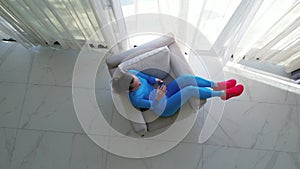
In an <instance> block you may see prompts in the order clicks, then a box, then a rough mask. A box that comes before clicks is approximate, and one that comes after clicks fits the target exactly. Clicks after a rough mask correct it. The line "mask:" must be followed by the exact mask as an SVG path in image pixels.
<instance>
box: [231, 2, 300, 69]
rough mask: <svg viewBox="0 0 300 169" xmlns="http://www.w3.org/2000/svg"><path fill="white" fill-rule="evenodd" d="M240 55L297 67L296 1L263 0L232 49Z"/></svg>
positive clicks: (299, 26) (299, 8) (299, 24)
mask: <svg viewBox="0 0 300 169" xmlns="http://www.w3.org/2000/svg"><path fill="white" fill-rule="evenodd" d="M236 55H237V56H238V57H237V58H236V59H235V61H236V62H237V61H239V60H240V59H241V58H243V57H244V59H249V60H256V61H258V62H268V63H273V64H277V65H283V66H284V67H285V69H286V72H291V71H293V70H296V69H298V68H300V1H299V0H286V1H281V0H268V1H264V3H263V4H262V6H261V7H260V9H259V11H258V12H257V14H256V16H255V18H254V20H253V22H252V23H251V25H250V27H249V29H248V31H247V32H246V33H245V35H244V37H243V39H242V40H241V42H240V43H239V45H238V49H237V51H236Z"/></svg>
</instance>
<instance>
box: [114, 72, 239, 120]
mask: <svg viewBox="0 0 300 169" xmlns="http://www.w3.org/2000/svg"><path fill="white" fill-rule="evenodd" d="M122 78H123V79H129V81H130V83H129V87H128V96H129V99H130V102H131V104H132V105H133V106H134V107H136V108H142V109H144V108H146V109H151V110H152V111H153V112H154V113H156V114H158V115H160V116H163V117H167V116H171V115H173V114H174V113H176V111H177V110H178V109H179V108H180V107H181V106H182V105H183V104H184V103H185V102H187V101H188V100H189V99H190V98H191V97H197V98H199V99H207V98H210V97H220V98H221V99H222V100H228V99H230V98H231V97H235V96H239V95H240V94H242V92H243V90H244V87H243V85H241V84H239V85H236V80H234V79H230V80H227V81H224V82H218V83H215V82H212V81H209V80H206V79H203V78H201V77H198V76H192V75H182V76H180V77H178V78H176V79H175V80H173V81H172V82H170V83H169V84H167V85H164V84H163V81H162V80H161V79H158V78H155V77H152V76H149V75H147V74H144V73H142V72H139V71H136V70H129V71H128V74H126V75H124V76H123V77H122ZM127 81H128V80H127ZM115 82H116V81H115ZM154 84H161V85H159V86H158V87H157V88H156V89H155V88H154V87H153V85H154ZM117 86H118V87H117ZM126 86H127V85H125V87H126ZM119 87H120V84H119V85H116V83H114V82H113V88H114V89H115V88H119ZM210 88H211V89H210ZM119 89H120V88H119Z"/></svg>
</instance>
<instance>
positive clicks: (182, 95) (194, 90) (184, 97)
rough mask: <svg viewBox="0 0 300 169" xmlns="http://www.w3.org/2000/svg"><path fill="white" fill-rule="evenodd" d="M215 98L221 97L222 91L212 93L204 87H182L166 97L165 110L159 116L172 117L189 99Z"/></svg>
mask: <svg viewBox="0 0 300 169" xmlns="http://www.w3.org/2000/svg"><path fill="white" fill-rule="evenodd" d="M216 96H222V91H213V90H211V89H208V88H205V87H195V86H187V87H184V88H183V89H181V90H179V91H177V92H176V93H174V94H173V95H171V96H170V97H168V99H167V105H166V108H165V110H164V112H163V113H162V114H161V116H163V117H167V116H171V115H173V114H174V113H175V112H176V111H177V110H178V109H179V108H180V107H181V106H182V105H183V104H184V103H185V102H187V101H188V100H189V99H190V98H191V97H197V98H200V99H206V98H210V97H216Z"/></svg>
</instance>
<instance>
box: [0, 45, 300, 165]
mask: <svg viewBox="0 0 300 169" xmlns="http://www.w3.org/2000/svg"><path fill="white" fill-rule="evenodd" d="M0 48H1V50H0V147H1V148H0V157H1V158H0V168H1V169H9V168H10V169H17V168H18V169H41V168H55V169H66V168H70V169H77V168H78V169H82V168H89V169H99V168H101V169H119V168H122V169H127V168H128V169H150V168H151V169H183V168H185V169H218V168H222V169H233V168H238V169H240V168H247V169H248V168H249V169H250V168H251V169H262V168H268V169H282V168H285V169H297V168H300V133H299V124H300V123H299V117H300V116H299V111H300V97H299V95H296V94H294V93H291V92H288V90H282V89H278V88H275V87H272V86H269V85H266V84H264V83H260V82H257V81H255V80H251V79H247V78H243V77H241V76H239V75H236V74H232V73H228V72H225V75H226V77H227V78H231V77H234V78H236V79H237V80H238V82H239V83H242V84H244V85H245V89H246V90H245V92H244V93H243V95H242V96H240V97H238V98H234V99H232V100H229V101H227V102H226V104H225V109H224V114H223V118H222V120H221V122H220V124H219V126H218V127H217V129H216V131H215V133H214V134H213V135H212V137H210V139H209V140H208V141H207V142H205V143H204V144H199V143H198V136H199V132H200V131H201V125H202V123H203V120H204V119H203V117H204V116H203V114H205V113H209V108H208V107H209V106H208V105H209V103H208V104H207V106H205V107H204V108H203V109H202V110H200V111H199V112H200V113H199V114H198V117H197V121H196V123H195V125H194V127H193V129H192V130H191V131H190V133H189V134H188V135H187V137H186V138H185V139H184V140H183V141H182V142H181V143H180V144H178V145H177V146H176V147H175V148H173V149H172V150H170V151H168V152H166V153H164V154H161V155H159V156H156V157H152V158H146V159H128V158H122V157H119V156H116V155H113V154H111V153H108V152H106V151H105V150H103V149H101V148H100V147H99V146H97V145H96V144H95V143H93V142H92V141H91V140H90V139H89V137H88V136H86V135H85V133H84V131H83V130H82V128H81V126H80V123H79V122H78V119H77V116H76V113H75V110H74V107H73V102H72V88H71V85H72V83H71V82H72V71H73V68H74V64H75V61H76V58H77V56H78V54H79V51H75V50H59V49H51V48H45V47H35V48H31V49H25V48H23V47H22V46H20V45H18V44H15V43H1V44H0ZM97 75H98V76H97V77H98V79H96V86H97V89H96V95H97V97H101V98H107V99H106V100H102V102H101V103H100V102H99V106H100V109H101V110H102V112H103V114H104V116H105V118H106V120H107V121H109V122H110V123H111V124H112V125H113V126H114V125H115V126H116V127H120V129H121V130H122V132H124V133H126V132H129V131H130V125H129V124H128V122H127V121H125V120H124V119H122V118H120V117H119V115H118V113H117V111H116V110H115V108H114V106H113V104H112V101H111V100H110V98H111V97H110V88H109V75H108V72H107V69H106V67H105V66H102V67H101V68H99V72H98V74H97Z"/></svg>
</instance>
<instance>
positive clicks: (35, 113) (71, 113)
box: [19, 85, 83, 133]
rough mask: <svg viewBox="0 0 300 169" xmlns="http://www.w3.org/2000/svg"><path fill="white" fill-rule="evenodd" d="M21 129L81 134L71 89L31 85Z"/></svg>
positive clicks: (20, 125) (25, 103)
mask: <svg viewBox="0 0 300 169" xmlns="http://www.w3.org/2000/svg"><path fill="white" fill-rule="evenodd" d="M19 127H20V128H25V129H37V130H53V131H64V132H80V133H82V132H83V130H82V128H81V125H80V123H79V121H78V119H77V116H76V113H75V110H74V105H73V101H72V89H71V88H70V87H57V86H44V85H29V87H28V91H27V94H26V98H25V102H24V108H23V112H22V117H21V121H20V124H19Z"/></svg>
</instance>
